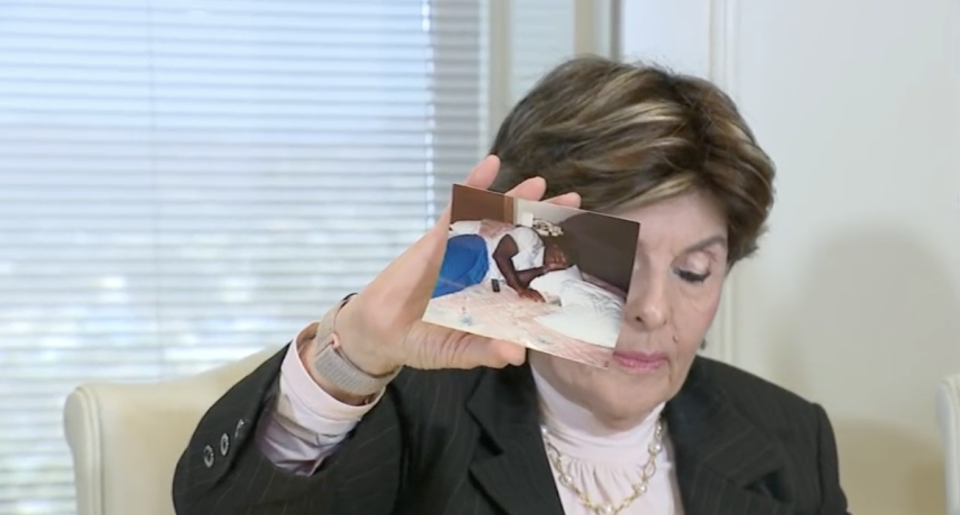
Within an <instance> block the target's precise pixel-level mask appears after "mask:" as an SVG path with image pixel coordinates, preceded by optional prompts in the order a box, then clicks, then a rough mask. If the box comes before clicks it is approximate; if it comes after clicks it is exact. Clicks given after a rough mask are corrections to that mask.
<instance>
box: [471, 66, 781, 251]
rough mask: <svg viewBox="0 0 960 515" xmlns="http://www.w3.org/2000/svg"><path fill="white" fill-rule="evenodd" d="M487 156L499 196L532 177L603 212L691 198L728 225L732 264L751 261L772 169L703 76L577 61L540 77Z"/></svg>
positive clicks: (723, 96)
mask: <svg viewBox="0 0 960 515" xmlns="http://www.w3.org/2000/svg"><path fill="white" fill-rule="evenodd" d="M490 153H491V154H494V155H496V156H498V157H499V158H500V161H501V171H500V174H499V175H498V176H497V180H496V181H495V183H494V185H493V188H492V189H493V190H494V191H499V192H504V191H507V190H509V189H510V188H512V187H513V186H515V185H517V184H519V183H520V182H521V181H523V180H525V179H528V178H530V177H535V176H541V177H543V178H544V179H546V181H547V187H548V191H547V196H554V195H559V194H561V193H566V192H570V191H575V192H577V193H579V194H580V196H581V198H582V208H583V209H587V210H590V211H599V212H610V211H613V210H617V209H623V208H628V207H632V206H639V205H645V204H650V203H653V202H656V201H659V200H663V199H666V198H670V197H674V196H677V195H681V194H684V193H687V192H691V191H700V192H703V193H706V194H707V195H709V196H710V197H711V198H713V199H714V200H715V201H716V202H717V205H718V206H719V207H720V209H721V210H722V211H723V213H724V215H725V216H726V220H727V228H728V238H729V253H728V254H729V260H728V261H729V264H730V265H731V266H732V265H733V264H734V263H736V262H737V261H739V260H740V259H743V258H745V257H747V256H749V255H751V254H752V253H753V252H754V251H755V250H756V248H757V240H758V239H759V237H760V236H761V234H762V233H763V231H764V230H765V224H766V220H767V217H768V215H769V212H770V209H771V207H772V205H773V196H774V190H773V179H774V175H775V171H774V170H775V169H774V165H773V162H772V161H771V160H770V158H769V157H768V156H767V154H766V153H765V152H764V151H763V150H762V149H761V148H760V147H759V146H758V145H757V142H756V140H755V139H754V136H753V134H752V132H751V131H750V128H749V127H748V126H747V124H746V122H745V121H744V120H743V118H742V117H741V116H740V113H739V112H738V110H737V107H736V105H734V103H733V101H732V100H731V99H730V98H729V97H728V96H727V95H726V94H724V93H723V92H722V91H720V89H719V88H717V87H716V86H715V85H713V84H712V83H710V82H709V81H706V80H704V79H700V78H696V77H690V76H686V75H681V74H676V73H673V72H670V71H668V70H665V69H663V68H660V67H657V66H649V65H643V64H627V63H620V62H617V61H612V60H608V59H603V58H599V57H578V58H575V59H572V60H570V61H567V62H565V63H564V64H562V65H560V66H559V67H557V68H555V69H554V70H553V71H551V72H550V73H548V74H547V75H546V76H545V77H543V78H542V79H541V80H540V81H539V82H538V83H537V84H536V85H535V86H534V87H533V89H532V90H531V91H530V92H529V93H528V94H527V95H526V96H525V97H524V98H523V99H522V100H521V101H520V102H519V103H518V104H517V105H516V106H515V107H514V108H513V110H512V111H511V112H510V114H509V115H507V117H506V119H505V120H504V121H503V123H502V125H501V126H500V130H499V132H498V134H497V137H496V139H495V141H494V143H493V146H492V148H491V149H490Z"/></svg>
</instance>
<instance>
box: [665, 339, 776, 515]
mask: <svg viewBox="0 0 960 515" xmlns="http://www.w3.org/2000/svg"><path fill="white" fill-rule="evenodd" d="M705 365H706V363H705V362H704V359H703V358H699V357H698V358H696V359H695V361H694V364H693V366H692V367H691V370H690V374H689V376H688V377H687V381H686V383H685V384H684V386H683V388H682V389H681V390H680V393H678V394H677V396H676V397H674V399H673V400H671V401H670V402H668V403H667V406H666V408H665V409H664V414H665V417H666V421H667V429H668V432H669V434H670V439H671V441H672V443H673V447H674V453H675V462H676V471H677V472H676V473H677V482H678V484H679V487H680V495H681V498H682V500H683V506H684V511H685V513H686V515H781V514H782V515H787V514H790V513H792V512H793V510H792V509H791V507H790V506H789V505H788V504H784V503H781V502H779V501H777V500H775V499H773V498H772V497H769V496H765V495H763V480H764V479H765V478H767V476H769V475H772V474H775V473H776V472H778V471H779V470H780V469H781V468H782V467H783V461H782V456H781V455H780V453H779V451H778V450H777V448H776V447H775V446H774V445H773V443H771V442H770V440H769V439H768V438H767V437H766V436H765V435H764V434H763V433H761V432H760V431H759V430H758V429H757V428H756V426H754V425H753V423H752V422H750V421H749V420H747V419H746V418H744V417H743V415H741V414H740V413H739V412H738V411H737V410H736V409H735V408H734V407H733V406H732V405H731V404H730V402H729V401H728V400H727V399H726V397H725V396H724V395H723V393H722V391H721V390H720V386H719V385H715V384H711V382H710V380H709V377H708V374H707V372H708V371H706V370H704V366H705Z"/></svg>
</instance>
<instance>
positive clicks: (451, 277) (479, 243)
mask: <svg viewBox="0 0 960 515" xmlns="http://www.w3.org/2000/svg"><path fill="white" fill-rule="evenodd" d="M489 270H490V258H489V255H488V254H487V242H486V241H484V239H483V238H482V237H481V236H477V235H476V234H461V235H459V236H454V237H452V238H449V239H448V240H447V250H446V252H445V253H444V255H443V264H442V265H440V277H439V278H438V279H437V285H436V286H435V287H434V289H433V295H432V296H431V297H430V298H432V299H435V298H437V297H442V296H443V295H449V294H451V293H456V292H458V291H460V290H463V289H464V288H469V287H470V286H473V285H474V284H480V282H481V281H483V278H484V277H486V276H487V271H489Z"/></svg>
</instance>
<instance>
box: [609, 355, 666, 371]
mask: <svg viewBox="0 0 960 515" xmlns="http://www.w3.org/2000/svg"><path fill="white" fill-rule="evenodd" d="M667 361H668V358H667V354H666V353H665V352H655V353H646V352H635V351H616V352H614V353H613V362H614V363H616V364H617V365H618V366H619V367H620V368H623V369H626V370H629V371H631V372H652V371H654V370H657V369H659V368H660V367H663V366H664V365H666V364H667Z"/></svg>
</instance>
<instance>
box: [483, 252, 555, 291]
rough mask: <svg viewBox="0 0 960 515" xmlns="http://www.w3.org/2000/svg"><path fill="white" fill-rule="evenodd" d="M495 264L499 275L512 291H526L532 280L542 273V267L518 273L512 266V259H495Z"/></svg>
mask: <svg viewBox="0 0 960 515" xmlns="http://www.w3.org/2000/svg"><path fill="white" fill-rule="evenodd" d="M495 261H496V263H497V268H499V269H500V274H501V275H503V279H504V281H506V283H507V286H509V287H511V288H513V289H514V290H526V289H527V288H529V287H530V283H531V282H533V280H534V279H536V278H537V277H540V276H541V275H543V273H544V269H543V267H542V266H538V267H534V268H528V269H526V270H520V271H518V270H517V269H516V267H514V266H513V259H512V258H509V259H506V258H505V259H495Z"/></svg>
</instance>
